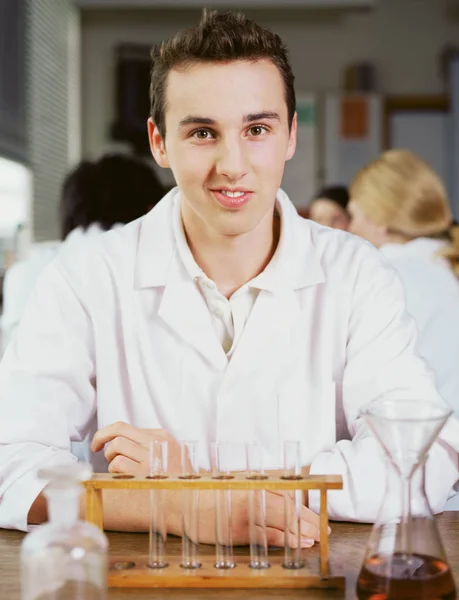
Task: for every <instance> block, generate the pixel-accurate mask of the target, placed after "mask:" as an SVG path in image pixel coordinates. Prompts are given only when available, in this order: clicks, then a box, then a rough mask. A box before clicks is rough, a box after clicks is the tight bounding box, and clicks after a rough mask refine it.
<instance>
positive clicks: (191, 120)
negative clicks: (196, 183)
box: [179, 115, 215, 127]
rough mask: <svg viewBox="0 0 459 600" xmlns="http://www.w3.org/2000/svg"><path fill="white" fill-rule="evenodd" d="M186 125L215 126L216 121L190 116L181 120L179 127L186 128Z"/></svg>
mask: <svg viewBox="0 0 459 600" xmlns="http://www.w3.org/2000/svg"><path fill="white" fill-rule="evenodd" d="M186 125H215V120H214V119H210V118H209V117H199V116H194V115H190V116H189V117H185V118H184V119H181V120H180V122H179V127H185V126H186Z"/></svg>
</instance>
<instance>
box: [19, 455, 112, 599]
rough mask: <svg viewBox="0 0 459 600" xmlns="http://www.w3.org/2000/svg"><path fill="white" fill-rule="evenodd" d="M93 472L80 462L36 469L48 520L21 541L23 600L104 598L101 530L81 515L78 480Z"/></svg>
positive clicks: (104, 554) (105, 544) (104, 545)
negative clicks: (44, 498)
mask: <svg viewBox="0 0 459 600" xmlns="http://www.w3.org/2000/svg"><path fill="white" fill-rule="evenodd" d="M91 475H92V469H91V466H90V465H88V464H85V463H74V464H71V465H59V466H55V467H49V468H46V469H41V470H40V471H39V472H38V477H39V478H40V479H46V480H47V481H48V482H49V483H48V485H47V486H46V487H45V489H44V490H43V492H44V495H45V497H46V499H47V501H48V515H49V522H48V523H45V524H44V525H40V526H39V527H36V528H35V529H34V530H33V531H32V532H31V533H29V534H28V535H27V536H26V537H25V538H24V541H23V543H22V547H21V598H22V600H105V598H106V590H107V549H108V541H107V538H106V536H105V535H104V533H103V532H102V531H101V530H100V529H99V528H98V527H96V526H95V525H92V524H90V523H87V522H85V521H80V520H79V519H78V513H79V508H80V497H81V493H82V490H83V487H82V485H81V483H80V482H81V481H85V480H87V479H89V478H90V477H91Z"/></svg>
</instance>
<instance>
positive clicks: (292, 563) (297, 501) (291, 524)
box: [282, 440, 305, 569]
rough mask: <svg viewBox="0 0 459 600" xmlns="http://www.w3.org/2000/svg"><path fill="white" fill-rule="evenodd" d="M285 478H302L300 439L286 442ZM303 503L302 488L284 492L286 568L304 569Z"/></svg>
mask: <svg viewBox="0 0 459 600" xmlns="http://www.w3.org/2000/svg"><path fill="white" fill-rule="evenodd" d="M283 478H284V479H290V480H292V479H302V476H301V454H300V442H299V441H298V440H287V441H285V442H284V474H283ZM302 504H303V502H302V493H301V490H295V491H294V492H293V493H292V492H288V491H285V492H284V523H285V525H284V529H285V554H284V562H283V565H282V566H283V567H284V568H285V569H302V568H303V567H304V564H305V563H304V560H303V557H302V552H301V508H302ZM292 509H293V510H292ZM292 540H293V543H292Z"/></svg>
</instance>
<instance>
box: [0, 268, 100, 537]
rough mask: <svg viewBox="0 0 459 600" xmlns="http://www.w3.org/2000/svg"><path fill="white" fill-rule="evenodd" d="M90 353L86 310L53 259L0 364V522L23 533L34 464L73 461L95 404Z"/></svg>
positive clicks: (35, 489) (35, 483)
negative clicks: (75, 443)
mask: <svg viewBox="0 0 459 600" xmlns="http://www.w3.org/2000/svg"><path fill="white" fill-rule="evenodd" d="M93 354H94V351H93V336H92V327H91V322H90V319H89V316H88V311H87V310H86V307H85V306H84V303H83V302H82V299H81V298H80V297H78V295H77V294H76V293H75V291H74V290H73V289H72V286H71V284H70V282H69V280H68V279H67V278H66V276H65V275H64V272H63V271H61V269H60V268H59V264H58V262H57V261H55V262H54V263H52V264H51V265H49V266H48V267H47V269H46V270H45V271H44V273H43V274H42V276H41V277H40V279H39V281H38V283H37V285H36V287H35V290H34V292H33V294H32V297H31V299H30V302H29V304H28V306H27V309H26V311H25V313H24V317H23V319H22V321H21V325H20V327H19V330H18V332H17V335H16V336H15V338H14V340H13V342H12V343H11V344H10V346H9V347H8V349H7V351H6V353H5V356H4V357H3V360H2V362H1V364H0V413H1V416H2V417H1V419H0V527H4V528H18V529H23V530H26V529H27V514H28V511H29V509H30V506H31V505H32V503H33V501H34V499H35V498H36V496H37V495H38V494H39V493H40V491H41V490H42V488H43V487H44V485H45V484H44V482H43V481H41V480H39V479H38V478H37V475H36V471H37V469H38V468H41V467H43V466H49V465H52V464H58V463H65V462H69V463H70V462H72V461H74V460H76V458H75V457H74V456H73V455H72V453H71V441H81V440H82V439H83V438H84V435H85V432H86V429H87V427H88V424H89V422H90V420H91V418H92V417H93V415H94V414H95V409H96V393H95V370H94V359H93Z"/></svg>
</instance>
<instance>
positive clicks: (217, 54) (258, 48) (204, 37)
mask: <svg viewBox="0 0 459 600" xmlns="http://www.w3.org/2000/svg"><path fill="white" fill-rule="evenodd" d="M151 58H152V63H153V64H152V71H151V83H150V103H151V109H150V116H151V118H152V120H153V122H154V123H155V125H156V127H157V128H158V130H159V133H160V134H161V137H162V138H163V139H164V137H165V134H166V127H165V118H164V113H165V104H166V103H165V97H166V82H167V76H168V74H169V71H171V70H172V69H176V68H178V67H182V68H183V67H187V66H189V65H192V64H193V63H198V62H200V63H205V62H222V63H223V62H229V61H235V60H251V61H257V60H263V59H268V60H270V61H271V62H272V63H273V64H274V65H276V67H277V68H278V69H279V72H280V74H281V76H282V80H283V82H284V89H285V101H286V103H287V111H288V122H289V127H291V125H292V120H293V116H294V114H295V106H296V101H295V90H294V87H293V82H294V76H293V73H292V68H291V66H290V63H289V61H288V52H287V48H286V47H285V45H284V44H283V42H282V40H281V39H280V37H279V36H278V35H276V34H275V33H273V32H272V31H269V30H267V29H263V28H262V27H260V26H259V25H257V24H256V23H255V22H254V21H251V20H250V19H248V18H247V17H246V16H245V15H244V14H242V13H233V12H218V11H210V10H206V9H204V11H203V14H202V18H201V21H200V23H199V25H197V26H196V27H193V28H191V29H187V30H185V31H181V32H180V33H177V34H176V35H175V36H174V37H172V38H171V39H169V40H167V41H165V42H163V43H162V44H161V45H160V46H155V47H153V49H152V51H151Z"/></svg>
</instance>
